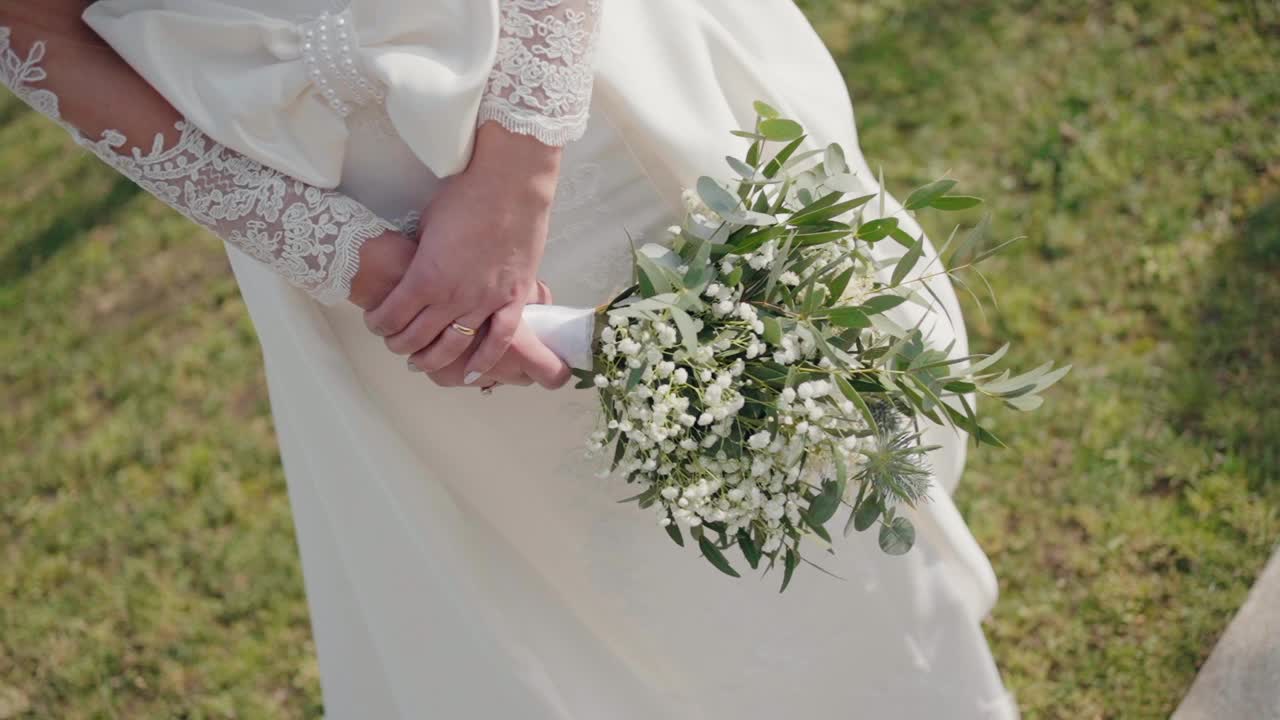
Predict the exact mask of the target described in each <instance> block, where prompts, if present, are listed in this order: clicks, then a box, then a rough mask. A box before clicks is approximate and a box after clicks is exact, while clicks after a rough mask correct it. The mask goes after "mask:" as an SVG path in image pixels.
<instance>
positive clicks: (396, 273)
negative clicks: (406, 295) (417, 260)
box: [347, 231, 418, 310]
mask: <svg viewBox="0 0 1280 720" xmlns="http://www.w3.org/2000/svg"><path fill="white" fill-rule="evenodd" d="M417 247H418V245H417V243H415V242H413V241H412V240H410V239H409V238H407V237H405V236H404V235H401V234H400V233H398V232H394V231H387V232H385V233H383V234H381V235H379V236H377V237H375V238H370V239H368V240H366V241H365V243H364V244H363V245H361V246H360V269H359V270H357V271H356V276H355V278H353V279H352V281H351V294H350V295H348V296H347V299H348V300H349V301H350V302H351V303H352V304H354V305H356V306H358V307H360V308H362V309H364V310H372V309H373V308H375V307H377V306H378V305H380V304H382V301H383V300H384V299H386V297H387V295H389V294H390V293H391V291H392V290H393V289H394V288H395V286H396V285H397V284H399V282H400V278H402V277H404V273H405V271H406V270H407V269H408V268H409V263H410V262H412V261H413V255H414V252H415V251H416V250H417Z"/></svg>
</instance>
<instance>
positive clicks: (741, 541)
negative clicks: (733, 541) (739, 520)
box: [738, 530, 760, 570]
mask: <svg viewBox="0 0 1280 720" xmlns="http://www.w3.org/2000/svg"><path fill="white" fill-rule="evenodd" d="M738 547H739V548H740V549H741V550H742V557H744V558H746V559H747V564H748V565H750V566H751V569H752V570H755V569H757V568H759V567H760V548H758V547H756V543H755V541H754V540H752V539H751V535H749V534H748V533H747V531H746V530H739V531H738Z"/></svg>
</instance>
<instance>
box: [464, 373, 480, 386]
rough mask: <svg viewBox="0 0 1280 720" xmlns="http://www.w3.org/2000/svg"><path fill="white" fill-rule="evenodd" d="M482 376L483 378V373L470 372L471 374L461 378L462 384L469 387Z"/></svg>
mask: <svg viewBox="0 0 1280 720" xmlns="http://www.w3.org/2000/svg"><path fill="white" fill-rule="evenodd" d="M483 376H484V373H482V372H477V371H475V370H472V371H471V372H469V373H467V376H466V377H464V378H462V384H463V385H470V384H472V383H474V382H475V381H477V380H479V379H480V378H481V377H483Z"/></svg>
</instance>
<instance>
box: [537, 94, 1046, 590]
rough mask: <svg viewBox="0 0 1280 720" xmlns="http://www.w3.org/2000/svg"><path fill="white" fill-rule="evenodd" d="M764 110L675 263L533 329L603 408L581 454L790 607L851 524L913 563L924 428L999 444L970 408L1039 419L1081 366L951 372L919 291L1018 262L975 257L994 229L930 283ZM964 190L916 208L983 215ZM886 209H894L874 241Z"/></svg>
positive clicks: (669, 260) (954, 361)
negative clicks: (598, 460) (911, 312)
mask: <svg viewBox="0 0 1280 720" xmlns="http://www.w3.org/2000/svg"><path fill="white" fill-rule="evenodd" d="M755 109H756V112H757V119H756V124H755V127H754V128H753V129H752V130H747V131H734V134H735V135H739V136H741V137H743V138H745V139H746V140H747V141H748V142H749V147H748V149H747V151H746V154H745V156H744V157H742V158H735V157H729V158H727V160H728V164H729V167H730V169H731V170H732V172H733V173H734V175H735V177H734V179H733V180H732V181H731V182H728V183H722V182H719V181H716V180H714V179H712V178H709V177H703V178H701V179H700V180H699V181H698V183H697V188H696V191H689V192H686V196H685V200H686V205H687V208H688V213H687V216H686V217H685V219H684V222H683V223H682V224H681V225H680V226H678V227H673V228H671V229H670V234H671V242H670V246H669V247H668V246H666V245H658V244H648V245H644V246H643V247H640V248H637V249H636V250H635V253H634V257H635V268H634V280H635V282H634V284H633V285H632V286H631V287H629V288H627V289H626V290H625V291H623V292H622V293H621V294H619V295H618V296H617V297H615V298H613V299H612V300H611V301H610V302H608V303H606V304H604V305H602V306H600V307H599V308H589V309H572V308H559V307H536V306H531V307H529V308H528V309H527V314H526V318H527V319H528V320H529V321H530V322H531V323H532V324H533V325H534V326H535V327H536V328H538V331H539V335H540V336H541V337H542V338H543V339H544V340H545V341H547V342H548V344H549V345H550V346H551V347H552V348H553V349H555V350H557V352H559V353H560V354H561V355H562V356H563V357H565V358H566V359H567V360H569V361H570V364H572V365H574V367H575V368H576V369H575V371H574V372H575V375H577V377H578V378H579V379H580V380H581V382H580V383H579V387H585V388H592V387H593V388H596V389H597V390H598V393H599V398H600V407H601V420H600V427H599V429H597V430H596V431H595V432H594V433H593V434H592V435H591V437H590V438H589V440H588V447H589V450H590V451H592V452H594V453H603V452H608V453H609V454H610V456H611V458H612V460H611V463H610V471H608V472H609V473H613V474H616V475H618V476H620V477H622V478H625V480H626V482H627V483H630V484H632V485H634V486H635V489H636V490H637V491H638V492H637V493H636V494H635V495H634V496H633V497H630V498H628V499H627V500H624V501H623V502H628V501H630V502H635V503H637V504H638V505H639V507H640V508H643V509H648V510H650V511H652V512H655V513H656V515H657V524H658V525H659V526H661V527H662V528H665V531H666V532H667V534H668V535H670V537H671V539H672V540H673V541H675V542H676V544H678V545H681V546H683V545H684V544H685V542H686V540H685V536H686V534H687V535H689V536H690V537H691V539H692V541H693V542H694V543H696V544H697V547H698V548H699V549H700V550H701V553H702V555H703V556H704V557H705V558H706V559H707V560H708V561H709V562H710V563H711V564H712V565H714V566H715V567H716V568H718V569H719V570H720V571H722V572H724V573H727V574H729V575H732V576H734V577H738V571H737V570H736V569H735V567H734V562H733V561H731V560H730V552H731V551H732V549H733V548H735V547H736V548H737V551H738V552H739V553H741V555H742V559H743V560H744V561H745V562H746V563H747V565H749V566H750V567H751V568H753V569H759V568H760V566H761V565H762V564H764V565H765V567H766V572H767V571H768V569H769V568H773V567H775V566H776V565H778V564H781V567H782V581H781V585H782V589H783V590H785V589H786V587H787V585H788V583H790V581H791V578H792V575H793V573H794V571H795V570H796V568H797V567H798V566H799V565H800V564H801V562H802V561H803V562H808V563H809V564H812V565H814V566H815V567H820V566H817V565H816V564H815V563H813V562H812V561H811V560H810V559H808V558H805V557H804V556H802V555H801V544H802V540H804V538H806V537H811V538H817V539H819V540H821V542H822V543H824V544H825V545H826V546H827V547H829V548H830V547H832V545H833V540H832V535H833V531H834V528H833V526H834V525H838V522H833V520H836V519H837V515H838V514H842V513H841V512H840V511H841V509H842V508H844V509H845V510H846V511H847V512H846V513H843V514H842V515H844V517H843V518H842V520H843V533H844V534H845V535H846V536H847V535H848V534H849V533H851V532H853V531H865V530H868V529H871V528H873V527H877V526H878V534H879V545H880V547H881V549H883V551H884V552H886V553H890V554H895V555H896V554H901V553H905V552H907V551H908V550H909V549H910V548H911V546H912V544H913V543H914V541H915V529H914V527H913V526H912V524H911V521H910V520H909V518H908V517H906V516H905V515H904V514H902V512H901V509H902V508H903V507H911V506H914V505H916V504H917V503H919V502H921V501H922V500H924V499H925V498H926V496H927V492H928V489H929V484H930V478H931V473H930V470H929V468H928V467H927V465H926V462H925V456H926V454H927V453H928V452H929V451H930V450H932V449H934V448H933V447H930V446H927V445H924V444H923V443H922V441H921V431H922V424H923V423H924V422H925V421H927V422H929V423H935V424H943V425H948V426H951V427H954V428H957V429H959V430H961V431H964V432H966V433H968V434H969V435H970V436H971V437H972V438H973V440H974V441H975V442H976V443H978V444H991V445H997V446H1003V445H1002V443H1001V442H1000V440H999V439H998V438H997V437H996V436H995V435H993V434H992V433H991V432H989V431H988V430H987V429H986V428H984V427H983V426H982V425H981V423H980V422H979V420H978V416H977V414H976V413H975V411H974V403H973V400H972V398H973V396H974V395H984V396H987V397H991V398H995V399H997V400H999V401H1001V402H1003V403H1005V404H1006V405H1009V406H1011V407H1013V408H1016V409H1018V410H1023V411H1030V410H1034V409H1035V408H1037V407H1038V406H1039V405H1040V404H1041V402H1042V397H1041V393H1042V392H1043V391H1044V390H1045V389H1046V388H1048V387H1049V386H1050V385H1052V384H1054V383H1055V382H1057V381H1058V380H1059V379H1061V378H1062V377H1063V376H1064V375H1065V374H1066V373H1067V372H1068V370H1069V369H1070V368H1069V367H1061V368H1057V369H1054V367H1053V363H1047V364H1045V365H1043V366H1041V367H1038V368H1036V369H1034V370H1032V371H1030V372H1025V373H1021V374H1016V375H1015V374H1014V373H1012V372H1011V371H1009V370H1003V371H997V370H996V369H995V366H996V364H997V363H999V361H1000V360H1001V358H1002V356H1003V355H1004V354H1005V351H1006V350H1007V349H1008V346H1007V345H1006V346H1004V347H1002V348H1001V349H999V350H997V351H996V352H994V353H992V354H990V355H985V356H969V357H951V354H950V351H951V348H950V347H945V348H937V347H932V346H931V345H930V343H929V342H928V338H927V337H926V336H925V333H924V331H923V330H922V329H921V324H917V325H916V326H915V327H903V326H901V325H899V324H898V323H896V322H894V321H893V320H891V319H890V317H889V316H888V315H887V314H886V313H889V311H891V310H893V309H894V308H896V307H898V306H900V305H903V304H904V303H916V304H918V305H920V306H921V307H924V308H926V309H928V313H936V314H938V315H941V316H942V317H944V318H945V315H944V314H943V311H942V310H941V301H940V300H939V299H938V298H937V297H931V296H932V295H933V291H932V290H930V288H929V286H928V284H927V282H926V281H927V280H928V279H930V278H933V277H936V276H940V275H947V276H952V277H954V276H955V274H956V273H958V272H960V271H962V270H974V269H975V268H976V266H977V265H978V264H979V263H980V262H982V261H983V260H984V259H986V258H987V257H990V255H991V254H993V253H994V252H996V251H998V250H999V249H1000V247H1003V245H1001V246H999V247H995V248H990V249H983V248H982V247H981V245H982V241H983V234H984V230H985V227H986V222H985V220H984V221H983V222H982V223H980V224H979V225H978V226H977V227H975V228H974V229H973V230H972V231H970V232H969V233H967V234H966V235H965V236H964V237H963V238H962V239H960V240H959V241H957V240H956V237H957V233H956V232H953V233H952V235H951V237H950V238H949V239H948V241H947V243H946V244H945V245H944V246H943V247H942V249H941V252H940V253H939V257H938V258H937V259H935V260H934V261H933V262H932V263H929V264H926V266H925V267H919V268H918V267H917V266H919V265H920V264H921V260H922V259H923V258H924V256H925V252H924V251H925V242H926V241H925V238H924V236H923V235H921V236H920V237H911V236H910V235H909V234H908V233H907V232H906V231H905V230H904V229H903V228H902V227H901V225H900V223H899V218H897V217H893V216H889V217H885V216H884V213H883V195H879V194H869V195H856V196H855V195H854V193H856V192H857V189H858V187H859V183H857V182H855V178H854V176H853V175H852V174H850V171H849V168H848V166H847V164H846V163H845V159H844V153H843V151H842V150H841V147H840V146H839V145H835V144H833V145H830V146H828V147H826V148H825V149H822V150H812V151H806V152H801V147H802V145H803V143H804V140H805V139H806V138H805V134H804V130H803V128H802V127H801V126H800V125H799V124H798V123H796V122H794V121H792V120H789V119H785V118H781V117H779V116H778V113H777V111H775V110H774V109H773V108H771V107H769V106H768V105H766V104H764V103H756V105H755ZM881 185H882V186H883V182H881ZM954 186H955V182H954V181H952V180H939V181H937V182H933V183H930V184H929V185H926V186H924V187H922V188H920V189H918V190H916V191H915V192H913V193H911V195H910V196H909V197H908V198H907V200H906V203H905V210H906V211H914V210H922V209H925V208H935V209H937V210H942V211H952V210H962V209H966V208H970V207H973V206H975V205H977V204H979V203H980V202H981V201H980V200H979V199H978V198H974V197H969V196H963V195H954V194H951V191H952V189H953V188H954ZM875 202H879V203H881V205H880V207H881V211H880V212H879V213H878V214H877V215H876V217H875V219H870V220H865V221H864V219H863V212H864V210H865V209H866V208H867V206H868V205H869V204H870V203H875ZM882 242H892V243H897V244H899V245H901V247H902V252H901V254H900V256H898V257H897V258H896V259H892V260H877V259H876V257H875V256H873V254H872V248H873V246H875V245H876V244H877V243H882ZM948 253H949V254H948ZM879 255H883V253H880V254H879ZM943 256H946V257H947V258H948V262H947V263H945V265H946V266H943V265H944V264H943V263H942V260H941V258H942V257H943ZM934 266H937V267H934ZM956 279H957V280H959V279H958V278H956ZM928 313H927V314H926V316H928Z"/></svg>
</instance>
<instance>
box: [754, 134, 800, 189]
mask: <svg viewBox="0 0 1280 720" xmlns="http://www.w3.org/2000/svg"><path fill="white" fill-rule="evenodd" d="M803 142H804V136H803V135H801V136H800V137H798V138H796V139H795V140H792V141H791V142H789V143H787V145H786V147H784V148H782V149H781V150H779V151H778V154H777V155H774V156H773V159H772V160H770V161H769V162H767V163H765V166H764V176H765V177H766V178H769V179H773V178H774V177H775V176H777V174H778V171H779V170H781V169H782V167H783V165H785V164H786V162H787V160H789V159H790V158H791V156H792V155H794V154H795V152H796V150H797V149H798V148H799V147H800V145H801V143H803Z"/></svg>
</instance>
